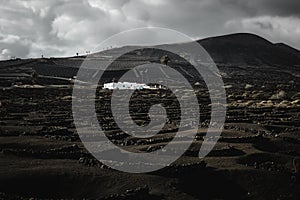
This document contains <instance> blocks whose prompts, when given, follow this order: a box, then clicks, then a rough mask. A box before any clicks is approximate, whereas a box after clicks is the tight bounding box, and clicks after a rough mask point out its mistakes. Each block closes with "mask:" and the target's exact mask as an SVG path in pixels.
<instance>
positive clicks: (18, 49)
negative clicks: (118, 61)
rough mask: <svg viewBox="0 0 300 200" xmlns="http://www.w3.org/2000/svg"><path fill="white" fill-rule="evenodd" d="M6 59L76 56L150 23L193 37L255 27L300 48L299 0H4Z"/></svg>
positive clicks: (0, 38) (1, 25) (0, 48)
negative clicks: (110, 38) (113, 36)
mask: <svg viewBox="0 0 300 200" xmlns="http://www.w3.org/2000/svg"><path fill="white" fill-rule="evenodd" d="M0 4H1V6H0V60H3V59H9V58H10V57H11V56H16V57H21V58H26V57H40V56H41V55H42V54H43V55H44V56H46V57H50V56H73V55H75V53H76V52H79V53H81V54H83V53H85V52H86V51H87V50H92V49H94V48H95V47H96V46H97V44H99V43H100V42H101V41H103V40H104V39H106V38H107V37H109V36H111V35H113V34H116V33H118V32H120V31H123V30H127V29H131V28H137V27H146V26H158V27H165V28H171V29H175V30H177V31H180V32H183V33H185V34H187V35H189V36H191V37H193V38H205V37H209V36H217V35H223V34H227V33H235V32H250V33H255V34H258V35H260V36H262V37H265V38H267V39H269V40H271V41H272V42H284V43H286V44H289V45H291V46H293V47H295V48H298V49H300V1H299V0H34V1H30V0H26V1H25V0H24V1H21V0H19V1H18V0H0Z"/></svg>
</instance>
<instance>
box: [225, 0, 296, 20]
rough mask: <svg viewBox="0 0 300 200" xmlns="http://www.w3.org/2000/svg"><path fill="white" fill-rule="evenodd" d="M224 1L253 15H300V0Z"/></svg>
mask: <svg viewBox="0 0 300 200" xmlns="http://www.w3.org/2000/svg"><path fill="white" fill-rule="evenodd" d="M220 1H222V0H220ZM223 2H224V4H229V5H232V6H235V7H236V8H237V9H241V10H243V12H245V13H248V14H249V15H252V16H257V15H272V16H284V17H290V16H300V12H299V10H300V1H299V0H224V1H223Z"/></svg>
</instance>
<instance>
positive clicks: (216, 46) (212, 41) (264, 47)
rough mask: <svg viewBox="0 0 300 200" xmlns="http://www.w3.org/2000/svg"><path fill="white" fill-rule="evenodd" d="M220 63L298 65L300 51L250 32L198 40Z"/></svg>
mask: <svg viewBox="0 0 300 200" xmlns="http://www.w3.org/2000/svg"><path fill="white" fill-rule="evenodd" d="M198 42H199V43H200V44H201V45H202V46H203V47H204V48H205V49H206V50H207V52H208V53H209V54H210V56H211V57H212V58H213V60H214V61H215V63H218V64H229V65H231V64H245V65H256V66H257V65H258V66H259V65H269V66H278V65H279V66H297V65H299V64H300V51H298V50H296V49H293V48H292V47H289V46H288V45H286V44H282V43H281V44H273V43H271V42H270V41H268V40H266V39H264V38H262V37H259V36H257V35H254V34H249V33H237V34H232V35H224V36H219V37H211V38H207V39H203V40H199V41H198Z"/></svg>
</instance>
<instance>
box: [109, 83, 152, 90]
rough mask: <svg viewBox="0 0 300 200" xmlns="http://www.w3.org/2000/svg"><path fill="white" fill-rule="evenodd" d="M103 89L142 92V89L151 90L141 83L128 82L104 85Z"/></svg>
mask: <svg viewBox="0 0 300 200" xmlns="http://www.w3.org/2000/svg"><path fill="white" fill-rule="evenodd" d="M103 88H104V89H109V90H114V89H118V90H142V89H151V87H150V86H148V85H146V84H142V83H130V82H117V83H105V84H104V86H103Z"/></svg>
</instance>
